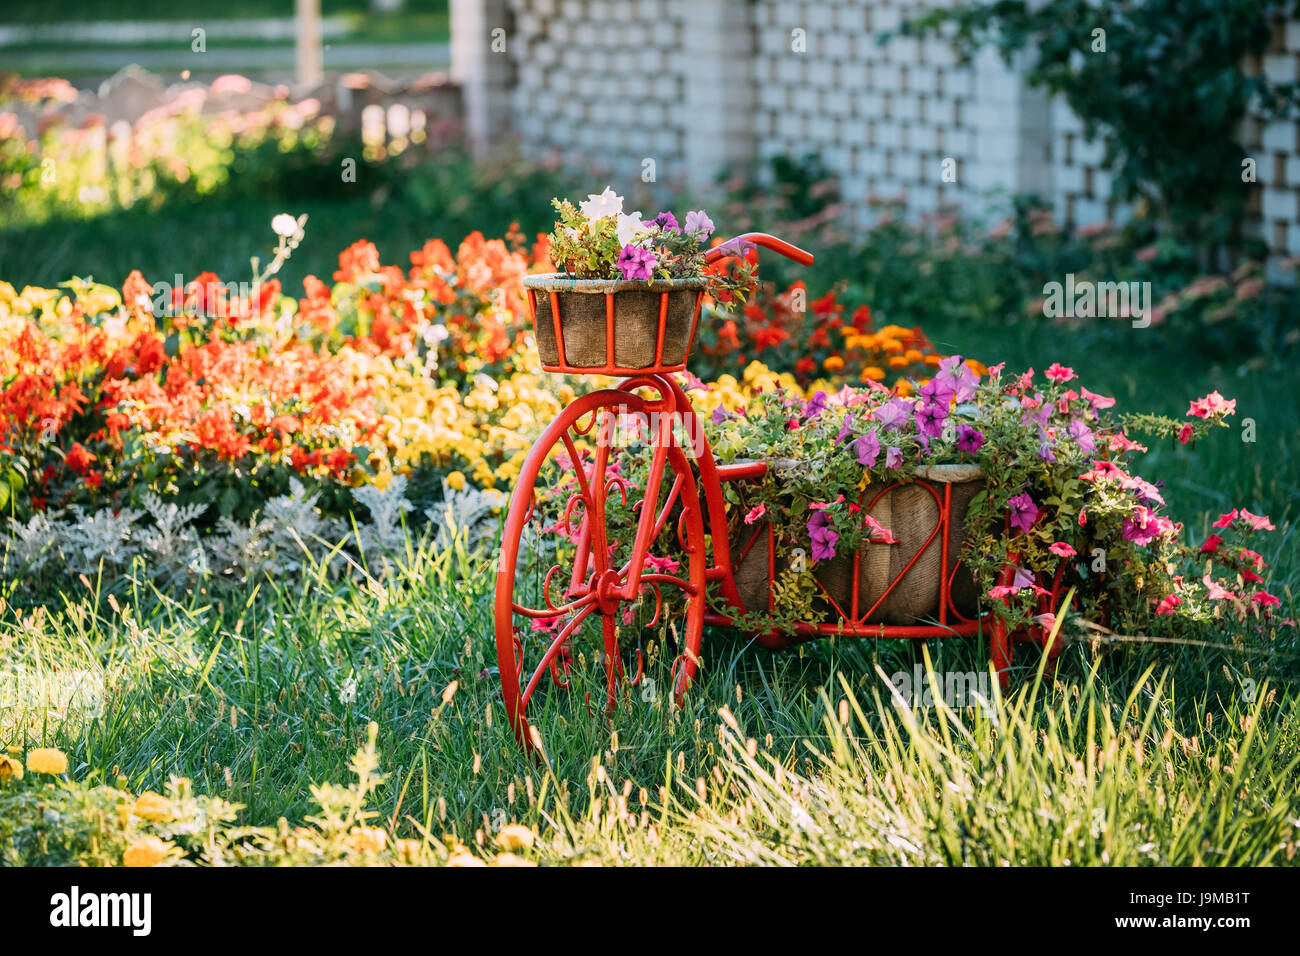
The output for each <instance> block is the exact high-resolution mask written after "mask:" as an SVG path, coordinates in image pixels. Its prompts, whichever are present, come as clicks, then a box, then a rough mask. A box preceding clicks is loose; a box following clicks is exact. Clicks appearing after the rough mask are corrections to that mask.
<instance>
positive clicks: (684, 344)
mask: <svg viewBox="0 0 1300 956" xmlns="http://www.w3.org/2000/svg"><path fill="white" fill-rule="evenodd" d="M706 285H707V280H706V279H703V278H699V279H656V280H655V281H654V283H653V284H651V283H649V282H643V281H639V280H626V279H572V278H569V277H568V276H566V275H563V274H552V275H532V276H526V277H525V278H524V288H525V289H527V290H528V301H529V304H530V307H531V309H532V313H533V325H534V328H535V330H536V333H537V351H538V352H539V353H540V354H541V359H542V366H543V367H544V368H546V369H548V370H550V371H559V372H579V373H581V372H588V373H606V374H615V375H618V374H629V373H635V372H663V371H680V370H681V369H682V368H684V367H685V364H686V359H687V357H688V356H689V355H690V350H691V343H692V340H693V339H694V337H695V323H696V319H697V317H698V315H699V309H700V300H701V298H702V297H703V295H704V289H705V287H706ZM556 312H558V314H559V321H558V322H557V321H556ZM557 325H558V327H559V339H558V342H557V337H556V327H557ZM611 332H612V334H613V340H612V341H611V339H610V333H611Z"/></svg>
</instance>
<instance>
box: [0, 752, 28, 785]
mask: <svg viewBox="0 0 1300 956" xmlns="http://www.w3.org/2000/svg"><path fill="white" fill-rule="evenodd" d="M21 779H23V765H22V764H21V763H19V762H18V761H17V760H14V759H13V758H12V757H7V756H4V755H0V783H3V782H4V781H6V780H21Z"/></svg>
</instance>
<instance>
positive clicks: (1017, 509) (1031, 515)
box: [1007, 491, 1038, 534]
mask: <svg viewBox="0 0 1300 956" xmlns="http://www.w3.org/2000/svg"><path fill="white" fill-rule="evenodd" d="M1007 507H1008V508H1010V509H1011V527H1013V528H1015V529H1016V530H1017V531H1019V532H1020V533H1021V534H1025V533H1026V532H1028V531H1029V529H1030V528H1032V527H1033V526H1034V522H1035V521H1037V520H1038V505H1036V504H1034V499H1033V498H1031V497H1029V493H1028V492H1026V491H1022V492H1021V493H1020V494H1018V495H1016V496H1015V497H1014V498H1012V499H1010V500H1009V501H1008V502H1007Z"/></svg>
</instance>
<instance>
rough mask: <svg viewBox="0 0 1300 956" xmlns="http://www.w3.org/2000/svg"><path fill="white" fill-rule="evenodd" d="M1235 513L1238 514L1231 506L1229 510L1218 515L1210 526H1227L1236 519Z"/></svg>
mask: <svg viewBox="0 0 1300 956" xmlns="http://www.w3.org/2000/svg"><path fill="white" fill-rule="evenodd" d="M1237 515H1238V512H1237V509H1236V508H1233V509H1232V510H1231V511H1229V512H1227V513H1226V514H1221V515H1219V518H1218V520H1217V521H1215V522H1214V524H1213V525H1211V527H1213V528H1226V527H1228V525H1230V524H1232V523H1233V522H1234V521H1236V520H1237Z"/></svg>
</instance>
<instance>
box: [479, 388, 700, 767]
mask: <svg viewBox="0 0 1300 956" xmlns="http://www.w3.org/2000/svg"><path fill="white" fill-rule="evenodd" d="M647 382H649V383H650V385H651V387H655V386H654V383H653V381H652V380H640V381H639V384H640V385H641V386H645V385H646V384H647ZM646 390H647V389H645V388H644V387H642V388H641V391H642V392H644V391H646ZM665 391H666V390H665ZM673 402H674V400H673V398H672V396H671V395H670V394H663V393H661V394H660V395H659V397H658V398H656V399H653V400H652V399H648V398H646V397H644V395H643V394H638V393H637V392H633V391H631V390H627V389H606V390H602V391H598V392H593V393H590V394H588V395H584V396H582V397H581V398H579V399H578V400H577V401H576V402H574V403H573V404H572V405H570V406H569V407H568V408H566V409H565V410H564V412H563V413H561V415H560V417H559V418H557V419H556V420H555V421H554V422H552V423H551V425H550V427H549V428H547V430H546V431H545V432H544V433H543V434H542V436H541V437H540V438H539V439H538V440H537V442H536V443H535V444H534V445H533V448H532V450H531V451H530V452H529V455H528V458H527V461H526V463H525V465H524V467H523V469H522V471H521V472H520V475H519V480H518V483H517V484H516V486H515V490H514V493H513V495H512V497H511V501H510V511H509V513H508V515H507V518H506V523H505V530H504V532H503V536H502V542H501V556H500V562H499V565H498V568H497V590H496V609H495V628H496V644H497V662H498V666H499V670H500V678H501V692H502V698H503V701H504V703H505V708H506V713H507V716H508V717H509V719H510V722H511V725H512V727H513V728H514V731H515V734H516V736H517V737H518V738H519V741H520V743H521V744H522V745H523V747H524V748H525V749H526V750H529V751H532V750H533V749H534V748H535V747H536V746H537V745H538V743H539V741H540V733H539V732H537V731H535V730H534V725H535V723H536V719H537V715H538V714H540V713H543V712H546V711H548V710H552V709H557V710H559V711H560V712H566V711H567V712H570V713H571V711H572V709H573V707H574V706H575V704H576V706H577V707H578V708H583V709H587V710H589V711H591V712H592V713H595V712H597V711H601V710H603V711H605V712H606V713H613V712H614V711H615V710H616V709H617V708H618V706H619V702H620V695H621V694H623V693H627V692H629V691H630V690H631V689H632V688H639V695H640V697H641V698H642V699H643V700H656V701H657V697H658V695H659V693H660V689H663V690H666V691H667V692H668V693H667V694H665V695H664V696H665V698H666V700H665V702H667V699H669V698H670V699H671V700H672V701H673V702H676V703H678V704H680V702H681V699H682V697H683V695H684V694H685V693H686V691H687V689H688V688H689V686H690V683H691V680H692V679H693V677H694V675H695V673H696V669H697V667H698V665H699V652H700V637H701V634H702V632H703V624H704V607H705V566H706V553H705V548H706V544H705V538H704V521H703V515H702V511H701V508H700V502H699V495H698V492H697V489H696V478H695V473H694V471H693V470H692V469H691V466H690V461H689V460H688V458H687V457H686V455H685V453H684V452H683V450H682V448H681V447H680V445H679V444H678V442H677V440H676V438H675V437H674V435H675V434H676V433H677V426H678V424H679V422H678V420H677V419H678V415H677V412H676V411H675V409H674V408H673Z"/></svg>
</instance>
